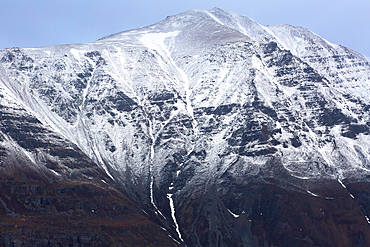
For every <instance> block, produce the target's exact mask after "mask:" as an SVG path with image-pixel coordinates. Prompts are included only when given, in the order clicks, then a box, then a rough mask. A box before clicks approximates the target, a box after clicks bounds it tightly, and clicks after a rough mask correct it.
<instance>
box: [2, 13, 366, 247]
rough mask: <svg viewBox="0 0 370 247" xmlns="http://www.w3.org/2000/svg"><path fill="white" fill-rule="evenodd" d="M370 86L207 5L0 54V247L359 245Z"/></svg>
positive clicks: (298, 38)
mask: <svg viewBox="0 0 370 247" xmlns="http://www.w3.org/2000/svg"><path fill="white" fill-rule="evenodd" d="M369 82H370V64H369V59H368V58H366V57H364V56H362V55H360V54H358V53H356V52H354V51H351V50H349V49H347V48H344V47H341V46H339V45H335V44H332V43H330V42H328V41H326V40H324V39H322V38H320V37H318V36H317V35H315V34H313V33H311V32H310V31H308V30H306V29H303V28H298V27H292V26H287V25H279V26H269V27H264V26H261V25H259V24H258V23H255V22H254V21H252V20H250V19H248V18H247V17H244V16H240V15H237V14H235V13H231V12H228V11H225V10H222V9H217V8H216V9H213V10H211V11H204V10H191V11H188V12H185V13H182V14H179V15H176V16H172V17H168V18H167V19H166V20H164V21H162V22H160V23H158V24H155V25H152V26H150V27H146V28H141V29H135V30H131V31H127V32H123V33H119V34H115V35H111V36H109V37H106V38H103V39H101V40H99V41H96V42H92V43H87V44H77V45H66V46H54V47H43V48H33V49H19V48H12V49H5V50H2V51H0V103H1V104H0V119H1V123H0V130H1V132H0V172H1V173H0V176H1V179H2V183H1V186H2V190H4V191H6V193H3V194H1V196H0V199H1V200H0V203H1V206H2V207H1V206H0V213H1V214H2V215H3V216H4V217H3V218H2V221H1V222H0V224H1V227H2V228H1V229H2V231H1V232H2V237H3V238H2V239H3V240H1V241H2V242H0V243H1V245H6V246H7V245H8V246H10V245H12V244H23V245H30V244H33V245H50V246H53V245H57V244H70V243H78V244H80V245H81V246H84V245H95V246H103V245H112V246H119V245H122V246H125V245H126V246H140V245H143V246H144V245H145V246H146V245H149V243H151V244H152V246H176V245H187V246H368V245H370V225H369V219H368V218H367V217H368V216H370V211H369V210H370V207H369V206H368V205H370V204H369V203H370V197H369V191H370V186H369V175H370V136H369V131H370V119H369V116H370V115H369V111H370V105H369V104H370V97H369V95H370V85H369ZM154 222H155V223H154ZM15 225H17V226H22V227H21V229H20V230H18V227H15ZM160 227H161V228H162V229H161V228H160ZM168 235H169V236H168Z"/></svg>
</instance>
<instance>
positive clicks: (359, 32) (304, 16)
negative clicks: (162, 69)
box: [0, 0, 370, 57]
mask: <svg viewBox="0 0 370 247" xmlns="http://www.w3.org/2000/svg"><path fill="white" fill-rule="evenodd" d="M214 7H220V8H224V9H227V10H231V11H234V12H236V13H239V14H242V15H246V16H248V17H249V18H251V19H253V20H255V21H257V22H258V23H260V24H262V25H275V24H290V25H294V26H302V27H305V28H308V29H309V30H311V31H313V32H315V33H316V34H318V35H320V36H321V37H323V38H325V39H327V40H329V41H331V42H334V43H337V44H340V45H344V46H346V47H348V48H351V49H353V50H355V51H358V52H360V53H362V54H364V55H366V56H368V57H370V1H369V0H244V1H242V0H239V1H237V0H224V1H221V0H220V1H217V0H212V1H211V0H209V1H208V0H205V1H202V0H157V1H149V0H135V1H133V0H130V1H127V0H0V48H8V47H15V46H16V47H38V46H49V45H59V44H69V43H83V42H89V41H94V40H97V39H99V38H102V37H104V36H107V35H110V34H113V33H117V32H120V31H125V30H128V29H133V28H137V27H142V26H147V25H151V24H154V23H156V22H158V21H161V20H163V19H165V18H166V16H169V15H175V14H178V13H181V12H184V11H186V10H189V9H194V8H198V9H212V8H214Z"/></svg>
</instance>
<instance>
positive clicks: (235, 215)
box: [227, 209, 240, 218]
mask: <svg viewBox="0 0 370 247" xmlns="http://www.w3.org/2000/svg"><path fill="white" fill-rule="evenodd" d="M227 211H229V213H230V214H231V215H232V216H234V218H239V216H240V215H237V214H234V213H233V212H231V210H230V209H227Z"/></svg>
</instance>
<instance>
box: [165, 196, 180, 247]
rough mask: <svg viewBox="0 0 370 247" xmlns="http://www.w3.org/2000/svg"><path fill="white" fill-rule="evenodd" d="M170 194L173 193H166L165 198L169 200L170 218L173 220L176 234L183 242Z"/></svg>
mask: <svg viewBox="0 0 370 247" xmlns="http://www.w3.org/2000/svg"><path fill="white" fill-rule="evenodd" d="M172 196H173V194H167V198H168V200H169V201H170V208H171V216H172V220H173V223H174V224H175V229H176V232H177V235H178V236H179V239H180V240H181V241H182V242H184V240H183V239H182V236H181V232H180V227H179V224H178V223H177V219H176V215H175V205H174V203H173V199H172Z"/></svg>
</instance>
